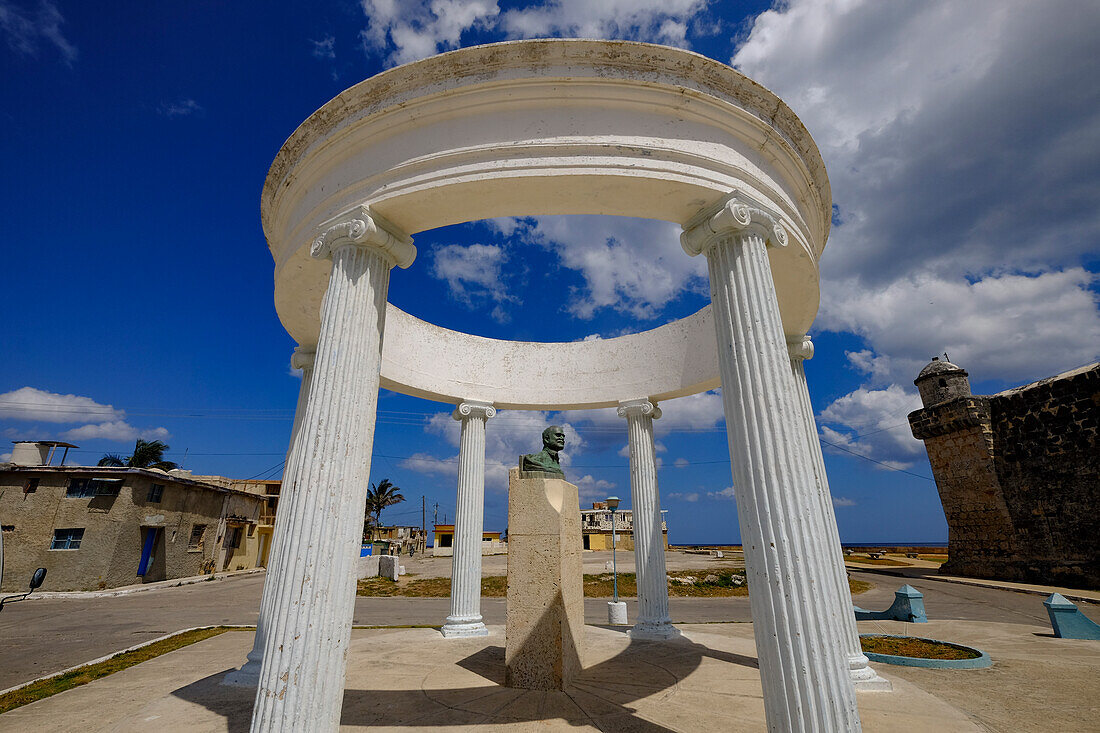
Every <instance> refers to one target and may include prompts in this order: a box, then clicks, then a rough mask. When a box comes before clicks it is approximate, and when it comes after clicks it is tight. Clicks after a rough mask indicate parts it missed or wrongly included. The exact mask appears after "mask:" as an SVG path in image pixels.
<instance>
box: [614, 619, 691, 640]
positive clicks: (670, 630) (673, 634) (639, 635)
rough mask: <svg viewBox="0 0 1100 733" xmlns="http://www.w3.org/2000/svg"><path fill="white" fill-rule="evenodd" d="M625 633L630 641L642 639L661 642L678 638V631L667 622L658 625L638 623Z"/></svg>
mask: <svg viewBox="0 0 1100 733" xmlns="http://www.w3.org/2000/svg"><path fill="white" fill-rule="evenodd" d="M626 633H627V636H629V637H630V638H631V639H644V640H647V641H663V640H665V639H675V638H677V637H678V636H680V630H679V629H678V628H676V627H675V626H673V625H672V623H671V622H669V621H662V622H660V623H648V622H641V621H639V622H638V623H636V624H634V626H632V627H631V629H630V631H628V632H626Z"/></svg>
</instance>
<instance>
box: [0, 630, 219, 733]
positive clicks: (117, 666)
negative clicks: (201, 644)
mask: <svg viewBox="0 0 1100 733" xmlns="http://www.w3.org/2000/svg"><path fill="white" fill-rule="evenodd" d="M232 630H233V629H232V628H231V627H229V626H215V627H213V628H210V629H196V630H194V631H184V632H183V633H182V634H176V635H175V636H170V637H168V638H167V639H161V640H160V641H157V642H154V643H152V644H148V645H146V646H143V647H141V648H140V649H135V650H133V651H131V652H120V653H118V654H116V655H114V656H113V657H111V658H110V659H108V660H105V661H103V662H99V663H97V664H88V665H85V666H83V667H78V668H77V669H74V670H72V671H71V672H65V673H63V674H59V675H55V676H53V677H49V678H47V679H44V680H39V681H38V682H35V683H33V684H30V685H27V686H26V687H23V688H20V689H18V690H15V691H14V692H9V693H7V694H6V695H0V714H3V713H6V712H8V711H9V710H14V709H15V708H18V707H22V706H23V705H29V704H30V703H32V702H36V701H38V700H43V699H45V698H47V697H51V696H52V695H56V694H57V693H59V692H64V691H65V690H71V689H72V688H74V687H80V686H81V685H86V684H88V683H89V682H94V681H95V680H98V679H99V678H100V677H106V676H107V675H109V674H114V673H115V672H121V671H122V670H124V669H127V668H129V667H133V666H134V665H135V664H141V663H142V662H145V661H147V660H150V659H153V658H154V657H159V656H160V655H161V654H167V653H168V652H172V651H175V650H176V649H181V648H182V647H185V646H189V645H191V644H194V643H195V642H197V641H202V640H203V639H209V638H210V637H212V636H217V635H218V634H223V633H225V632H226V631H232Z"/></svg>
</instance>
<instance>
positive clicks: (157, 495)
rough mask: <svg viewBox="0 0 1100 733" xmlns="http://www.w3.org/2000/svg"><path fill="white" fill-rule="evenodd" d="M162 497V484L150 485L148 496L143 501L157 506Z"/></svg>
mask: <svg viewBox="0 0 1100 733" xmlns="http://www.w3.org/2000/svg"><path fill="white" fill-rule="evenodd" d="M163 496H164V484H152V485H151V486H150V487H149V495H148V496H146V497H145V501H148V502H151V503H153V504H159V503H160V500H161V498H162V497H163Z"/></svg>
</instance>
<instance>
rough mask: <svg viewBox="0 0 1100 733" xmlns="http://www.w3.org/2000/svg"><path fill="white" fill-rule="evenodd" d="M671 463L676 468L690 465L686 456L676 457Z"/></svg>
mask: <svg viewBox="0 0 1100 733" xmlns="http://www.w3.org/2000/svg"><path fill="white" fill-rule="evenodd" d="M672 465H674V466H676V468H687V467H688V466H690V465H691V461H689V460H688V459H686V458H677V459H676V461H675V462H674V463H673V464H672Z"/></svg>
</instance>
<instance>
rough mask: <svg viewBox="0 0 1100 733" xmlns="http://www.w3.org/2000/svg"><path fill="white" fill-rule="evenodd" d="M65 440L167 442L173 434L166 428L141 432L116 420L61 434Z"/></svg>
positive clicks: (123, 421)
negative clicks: (142, 440)
mask: <svg viewBox="0 0 1100 733" xmlns="http://www.w3.org/2000/svg"><path fill="white" fill-rule="evenodd" d="M61 437H62V438H64V439H65V440H111V441H115V442H118V443H129V442H131V441H133V440H136V439H138V438H142V439H144V440H167V439H168V438H170V437H171V434H170V433H169V432H168V430H167V429H165V428H150V429H146V430H139V429H137V428H135V427H134V426H133V425H131V424H130V423H128V422H126V421H125V420H114V421H110V422H104V423H99V424H92V425H82V426H81V427H79V428H73V429H72V430H66V431H65V432H63V433H62V434H61Z"/></svg>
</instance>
